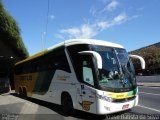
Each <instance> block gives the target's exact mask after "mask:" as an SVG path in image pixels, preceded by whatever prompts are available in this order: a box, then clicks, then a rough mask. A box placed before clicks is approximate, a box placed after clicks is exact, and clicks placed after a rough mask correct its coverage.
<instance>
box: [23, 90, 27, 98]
mask: <svg viewBox="0 0 160 120" xmlns="http://www.w3.org/2000/svg"><path fill="white" fill-rule="evenodd" d="M23 98H24V99H26V98H27V90H26V88H23Z"/></svg>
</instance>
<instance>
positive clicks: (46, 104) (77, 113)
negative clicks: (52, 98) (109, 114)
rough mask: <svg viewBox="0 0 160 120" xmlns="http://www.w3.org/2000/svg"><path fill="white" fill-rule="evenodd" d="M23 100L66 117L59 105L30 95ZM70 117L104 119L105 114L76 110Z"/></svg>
mask: <svg viewBox="0 0 160 120" xmlns="http://www.w3.org/2000/svg"><path fill="white" fill-rule="evenodd" d="M11 95H13V96H15V97H19V98H21V99H24V98H22V97H20V96H19V95H18V94H16V93H11ZM25 100H28V101H30V102H33V103H36V104H38V105H41V106H44V107H47V108H49V109H51V110H53V111H54V112H56V113H57V114H59V115H61V116H63V117H68V116H65V114H64V113H63V112H62V107H61V105H57V104H54V103H49V102H45V101H42V100H37V99H34V98H30V97H27V98H26V99H25ZM70 117H74V118H77V119H78V120H80V119H85V120H102V119H105V117H106V116H105V115H103V116H102V115H94V114H90V113H86V112H83V111H79V110H76V111H75V113H74V114H73V115H71V116H70Z"/></svg>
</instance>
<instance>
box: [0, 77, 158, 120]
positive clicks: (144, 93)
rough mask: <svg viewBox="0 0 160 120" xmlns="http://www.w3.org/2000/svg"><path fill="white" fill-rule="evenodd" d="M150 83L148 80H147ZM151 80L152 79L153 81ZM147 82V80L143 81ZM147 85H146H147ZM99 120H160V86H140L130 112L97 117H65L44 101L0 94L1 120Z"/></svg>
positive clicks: (58, 107) (89, 115) (57, 107)
mask: <svg viewBox="0 0 160 120" xmlns="http://www.w3.org/2000/svg"><path fill="white" fill-rule="evenodd" d="M145 80H146V79H145ZM150 80H151V79H150ZM143 82H144V81H143ZM144 83H145V82H144ZM44 119H45V120H82V119H90V120H99V119H104V120H108V119H112V120H118V119H126V120H128V119H136V120H138V119H143V120H160V86H157V87H155V86H145V85H143V86H139V104H138V106H136V107H134V108H132V109H131V110H130V111H124V112H119V113H116V114H111V115H107V116H95V115H93V114H88V113H84V112H80V111H76V113H75V114H74V115H72V116H65V115H64V114H63V112H62V108H61V106H59V105H56V104H50V103H47V102H43V101H40V100H36V99H32V98H27V100H25V99H22V98H21V97H19V96H18V95H17V94H15V93H14V91H12V93H6V94H1V95H0V120H44Z"/></svg>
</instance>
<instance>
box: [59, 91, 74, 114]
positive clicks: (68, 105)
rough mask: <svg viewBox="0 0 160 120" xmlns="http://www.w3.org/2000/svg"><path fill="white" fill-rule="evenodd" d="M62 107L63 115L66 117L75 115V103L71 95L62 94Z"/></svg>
mask: <svg viewBox="0 0 160 120" xmlns="http://www.w3.org/2000/svg"><path fill="white" fill-rule="evenodd" d="M61 105H62V110H63V113H64V114H65V115H66V116H69V115H71V114H73V113H74V108H73V102H72V99H71V97H70V95H67V94H64V95H63V94H62V97H61Z"/></svg>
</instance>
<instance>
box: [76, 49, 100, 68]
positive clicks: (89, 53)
mask: <svg viewBox="0 0 160 120" xmlns="http://www.w3.org/2000/svg"><path fill="white" fill-rule="evenodd" d="M78 53H79V54H85V55H86V54H88V55H93V56H94V58H95V59H96V61H97V67H98V69H102V57H101V55H100V54H99V53H97V52H95V51H81V52H78Z"/></svg>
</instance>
